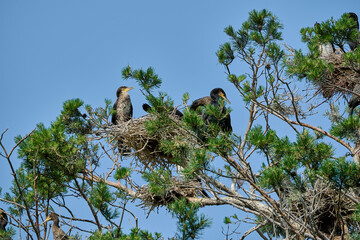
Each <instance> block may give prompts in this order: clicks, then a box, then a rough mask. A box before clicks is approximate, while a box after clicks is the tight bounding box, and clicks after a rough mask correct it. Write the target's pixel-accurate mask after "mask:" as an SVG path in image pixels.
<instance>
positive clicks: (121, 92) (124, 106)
mask: <svg viewBox="0 0 360 240" xmlns="http://www.w3.org/2000/svg"><path fill="white" fill-rule="evenodd" d="M131 89H133V87H125V86H122V87H119V88H118V90H117V91H116V96H117V100H116V102H115V103H114V106H113V109H114V110H116V113H114V114H113V115H112V117H111V122H112V123H113V124H114V125H118V124H121V123H124V122H127V121H129V120H130V119H131V118H132V116H133V106H132V104H131V99H130V95H129V93H128V91H130V90H131ZM118 149H119V152H120V153H121V154H123V155H128V154H130V152H131V150H130V149H128V148H127V147H126V146H124V145H123V142H122V141H121V140H118Z"/></svg>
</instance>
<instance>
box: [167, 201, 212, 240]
mask: <svg viewBox="0 0 360 240" xmlns="http://www.w3.org/2000/svg"><path fill="white" fill-rule="evenodd" d="M168 208H169V210H170V211H171V214H172V216H173V217H176V218H177V219H178V221H177V233H176V235H175V239H182V240H185V239H198V238H200V236H201V232H202V230H204V229H205V228H207V227H209V226H210V224H211V221H210V219H208V218H206V217H205V216H204V215H203V214H201V215H198V214H197V212H198V210H199V206H198V204H194V203H190V202H187V201H186V199H185V198H183V199H180V200H176V201H175V202H174V203H172V204H170V205H169V206H168Z"/></svg>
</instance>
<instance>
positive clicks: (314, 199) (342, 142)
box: [0, 10, 360, 239]
mask: <svg viewBox="0 0 360 240" xmlns="http://www.w3.org/2000/svg"><path fill="white" fill-rule="evenodd" d="M355 25H356V23H355V21H354V20H353V19H352V18H350V17H349V14H344V15H343V16H342V17H341V18H340V19H338V20H334V19H330V20H328V21H325V22H323V23H319V24H315V25H314V26H311V27H307V28H303V29H301V31H300V32H301V37H302V40H303V41H304V42H305V43H306V44H307V48H308V49H307V50H306V51H304V52H303V51H302V50H295V49H292V48H291V47H289V46H288V45H286V44H284V43H283V42H282V33H281V30H282V28H283V26H282V24H281V23H280V21H279V20H278V19H277V18H276V17H275V16H274V15H273V14H272V13H271V12H269V11H267V10H261V11H256V10H253V11H251V12H250V13H249V17H248V19H247V20H246V21H245V22H244V23H243V24H242V25H241V27H240V28H239V29H234V28H233V27H232V26H228V27H226V28H225V29H224V32H225V34H226V35H227V36H228V37H229V42H226V43H224V44H222V45H221V46H220V48H219V50H218V51H217V57H218V60H219V63H220V64H222V65H223V66H224V68H225V71H226V76H225V77H224V78H227V80H228V81H230V82H231V83H232V84H233V86H234V90H235V91H237V92H238V93H239V94H240V96H241V97H242V99H243V102H242V103H237V104H234V103H233V105H232V107H233V108H239V109H240V110H241V112H242V117H243V119H247V120H246V121H247V124H246V125H244V126H242V128H241V129H240V130H239V131H234V132H233V133H229V132H223V131H222V129H221V126H219V124H218V123H219V122H220V121H213V122H211V123H207V122H204V120H203V118H202V114H204V113H206V114H208V115H211V116H213V119H218V120H220V119H223V118H224V117H226V116H227V115H228V114H231V109H230V108H226V111H223V108H222V107H223V106H226V103H225V102H224V101H222V100H220V102H219V104H218V105H216V106H215V105H206V106H203V107H201V108H199V109H198V110H197V111H193V110H192V109H190V107H189V105H190V103H189V102H188V101H189V95H188V93H185V94H184V96H183V104H182V105H183V106H182V107H183V112H182V113H183V114H182V115H181V116H180V115H177V114H176V112H177V110H178V106H174V102H173V101H172V99H171V97H170V96H168V95H167V94H166V93H164V92H156V91H157V89H159V88H161V83H162V80H161V79H160V77H159V76H158V75H157V74H156V73H155V71H154V69H153V68H151V67H150V68H148V69H146V70H143V69H132V68H131V67H130V66H127V67H125V68H124V69H123V71H122V74H123V78H124V80H126V81H135V82H136V83H137V84H138V85H139V87H140V89H141V90H142V92H143V94H144V96H145V98H146V100H147V102H148V105H149V106H150V108H149V109H148V112H149V114H147V115H145V116H143V117H141V118H138V119H133V120H131V121H128V122H125V123H123V124H119V125H116V126H115V125H112V124H111V123H110V121H109V119H110V116H111V114H113V113H114V110H113V109H112V108H111V101H110V100H105V106H104V107H98V108H93V107H91V106H88V105H87V106H84V103H83V101H81V100H79V99H72V100H68V101H66V102H65V103H64V106H63V110H62V111H61V113H60V115H59V117H58V118H57V119H56V120H55V121H54V122H52V124H51V125H50V126H49V127H46V126H45V125H44V124H38V125H37V126H36V128H35V129H34V131H32V132H31V133H29V134H28V135H26V136H18V137H17V138H16V139H15V141H16V145H15V146H14V148H13V149H11V150H10V151H8V150H6V149H5V147H4V145H3V144H2V143H1V141H0V144H1V147H2V153H1V156H2V157H4V158H6V159H7V160H8V163H9V164H10V166H11V169H12V171H13V176H14V181H13V185H12V188H11V192H9V193H6V194H5V195H4V197H3V198H1V200H2V201H6V202H7V203H9V204H10V206H9V209H8V212H7V213H8V214H9V216H12V219H14V221H15V225H17V227H19V228H20V229H21V231H20V232H21V234H22V236H23V235H26V238H29V239H42V238H43V237H45V236H47V234H48V233H49V228H48V226H47V225H42V224H41V223H42V222H43V221H44V220H45V217H46V216H47V215H48V214H49V213H50V212H53V211H56V212H58V211H59V209H60V210H61V212H60V213H59V212H58V214H59V215H60V216H61V224H62V225H61V227H64V228H67V229H68V231H67V230H66V229H65V230H64V231H65V232H67V233H68V235H72V237H73V238H74V239H77V238H80V237H81V235H82V234H84V235H86V234H87V233H86V230H87V229H82V228H80V227H77V224H78V223H79V222H83V223H87V224H89V226H90V227H89V228H90V229H91V232H92V233H91V237H90V239H161V237H162V235H161V234H160V233H154V234H152V233H150V232H148V231H147V230H145V229H141V226H138V224H137V217H136V216H135V215H134V214H133V213H132V212H131V211H129V208H128V205H129V204H132V202H133V201H134V200H138V201H140V202H141V205H142V207H146V208H147V209H148V211H149V212H151V211H153V210H154V209H156V208H160V207H161V208H166V209H167V210H168V211H170V212H171V214H172V216H173V217H174V218H176V219H177V229H178V230H177V232H176V233H175V234H174V236H170V237H173V238H174V239H198V238H200V237H201V234H202V233H203V231H204V229H206V228H207V227H209V226H210V223H211V220H210V219H208V218H207V217H206V216H204V215H201V214H199V213H198V210H199V208H201V207H204V206H219V207H220V206H221V205H230V206H232V207H234V208H235V209H236V210H238V211H239V212H241V211H244V212H247V213H249V214H251V215H252V216H254V217H253V219H252V220H251V219H249V220H247V221H251V223H252V224H254V227H252V228H250V229H248V230H247V231H246V232H245V233H243V234H242V235H240V236H236V238H240V239H243V238H245V237H246V236H248V235H249V234H251V233H256V234H258V235H259V236H260V237H262V238H263V239H277V238H286V239H340V238H341V237H344V239H351V238H353V239H357V238H358V237H359V234H358V233H359V232H360V217H359V216H360V205H359V201H360V198H359V183H360V167H359V156H360V153H359V149H360V144H359V143H360V132H359V129H360V120H359V116H358V111H356V110H355V114H354V115H351V116H349V115H348V112H347V111H344V110H343V109H346V106H345V107H344V103H345V104H347V102H346V101H348V99H349V97H350V96H352V94H356V93H354V91H353V90H354V87H355V84H356V83H358V81H359V79H360V78H359V77H360V76H359V66H360V65H359V64H360V50H359V49H354V50H350V49H349V45H348V43H349V41H356V40H357V39H359V31H357V30H356V28H354V27H355ZM330 47H331V48H330ZM325 48H326V49H330V53H327V54H326V55H324V49H325ZM237 60H240V61H237ZM244 67H247V68H244ZM241 69H250V70H249V71H248V72H241V71H242V70H241ZM304 79H305V81H306V83H307V85H306V86H305V87H304ZM314 95H315V97H314ZM219 106H221V107H219ZM234 106H235V107H234ZM322 109H326V114H325V116H326V118H327V119H328V123H329V124H330V127H327V125H326V124H323V123H322V122H319V121H316V118H314V116H318V117H319V114H320V113H318V111H319V112H321V111H322ZM320 117H322V118H323V119H324V117H323V116H320ZM322 124H323V126H322ZM284 129H287V130H286V131H284ZM4 134H5V132H4V133H3V134H2V136H1V139H0V140H2V139H3V136H4ZM199 136H206V141H204V140H203V139H201V138H200V137H199ZM119 139H121V140H122V142H123V144H126V145H127V146H128V147H129V148H131V149H132V153H131V154H130V156H122V155H121V154H120V153H119V151H118V148H117V140H119ZM15 149H17V151H18V154H19V157H20V158H21V159H22V164H21V166H20V168H19V169H14V168H13V165H12V161H13V159H12V158H13V157H12V154H13V152H14V151H15ZM104 162H107V164H111V166H112V167H111V168H110V169H109V168H105V169H104V168H102V164H104ZM74 197H75V198H81V199H82V201H84V202H85V203H86V207H87V208H88V209H89V212H91V215H92V217H91V218H89V219H84V218H82V217H80V216H74V215H73V213H72V211H71V209H70V208H69V207H68V205H67V202H68V201H73V200H74ZM125 214H126V215H129V216H132V218H133V220H134V222H135V223H136V224H135V226H134V228H133V229H132V230H131V231H130V233H125V231H124V229H123V228H122V223H123V219H124V215H125ZM70 220H71V221H70ZM241 222H242V219H239V217H238V215H237V214H234V215H232V216H228V217H226V218H225V219H224V224H225V225H226V226H227V229H228V232H227V233H225V235H226V237H227V238H228V237H229V236H230V235H231V234H232V233H234V232H236V231H235V230H236V229H237V228H238V227H239V225H240V223H241ZM66 225H68V226H66ZM73 228H76V229H77V231H79V232H80V235H78V234H76V233H74V232H73ZM233 228H234V229H235V230H234V231H232V230H231V229H233Z"/></svg>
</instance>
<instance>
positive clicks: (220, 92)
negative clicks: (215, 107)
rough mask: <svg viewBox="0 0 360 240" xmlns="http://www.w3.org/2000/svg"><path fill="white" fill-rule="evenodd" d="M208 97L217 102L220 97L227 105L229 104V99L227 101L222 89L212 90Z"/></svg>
mask: <svg viewBox="0 0 360 240" xmlns="http://www.w3.org/2000/svg"><path fill="white" fill-rule="evenodd" d="M210 97H211V98H212V99H215V100H218V99H219V97H221V98H222V99H224V100H226V101H227V102H228V103H229V104H231V102H230V101H229V99H227V97H226V93H225V91H224V90H223V89H222V88H214V89H213V90H211V92H210Z"/></svg>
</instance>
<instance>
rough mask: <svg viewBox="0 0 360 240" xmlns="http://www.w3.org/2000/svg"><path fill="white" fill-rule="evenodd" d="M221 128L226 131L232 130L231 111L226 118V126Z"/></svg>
mask: <svg viewBox="0 0 360 240" xmlns="http://www.w3.org/2000/svg"><path fill="white" fill-rule="evenodd" d="M221 128H222V130H223V131H224V132H228V133H231V132H232V126H231V118H230V113H229V114H228V115H227V116H226V117H225V118H224V126H221Z"/></svg>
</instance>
